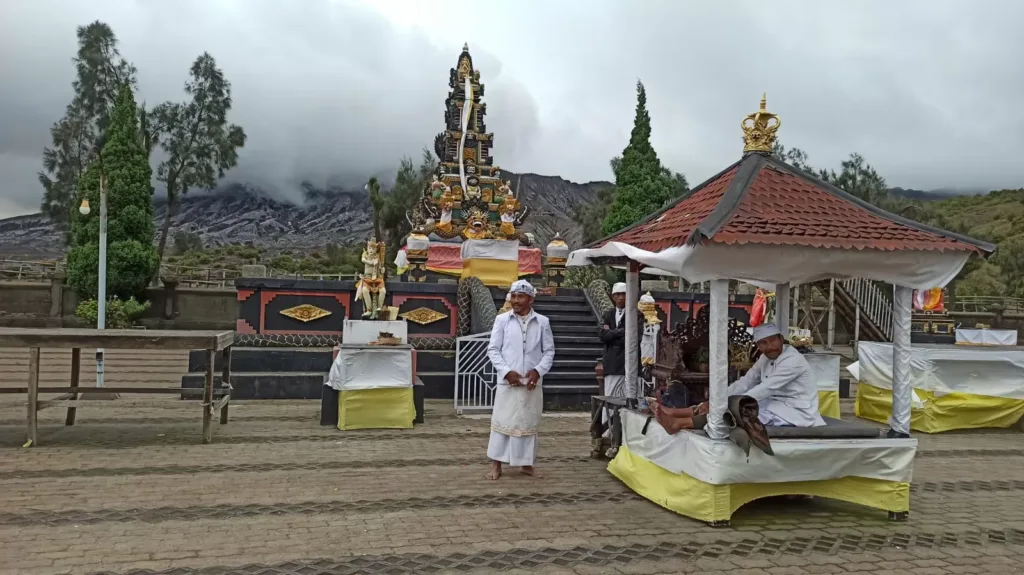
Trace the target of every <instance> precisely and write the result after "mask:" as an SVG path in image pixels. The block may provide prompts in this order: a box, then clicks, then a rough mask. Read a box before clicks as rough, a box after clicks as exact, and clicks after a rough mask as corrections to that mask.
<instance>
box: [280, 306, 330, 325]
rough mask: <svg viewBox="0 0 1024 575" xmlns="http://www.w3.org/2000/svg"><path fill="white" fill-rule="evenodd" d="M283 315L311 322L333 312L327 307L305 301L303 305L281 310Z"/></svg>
mask: <svg viewBox="0 0 1024 575" xmlns="http://www.w3.org/2000/svg"><path fill="white" fill-rule="evenodd" d="M281 315H283V316H287V317H290V318H292V319H297V320H299V321H301V322H310V321H313V320H316V319H320V318H322V317H327V316H329V315H331V312H329V311H327V310H325V309H320V308H318V307H316V306H315V305H310V304H308V303H304V304H302V305H297V306H295V307H290V308H288V309H284V310H281Z"/></svg>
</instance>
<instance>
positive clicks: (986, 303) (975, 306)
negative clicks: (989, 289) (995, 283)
mask: <svg viewBox="0 0 1024 575" xmlns="http://www.w3.org/2000/svg"><path fill="white" fill-rule="evenodd" d="M946 309H947V310H948V311H956V312H965V313H979V312H981V313H984V312H992V311H994V310H996V309H999V310H1002V311H1003V313H1013V314H1024V298H1016V297H1002V296H985V295H975V296H957V297H956V299H955V300H954V301H953V303H952V305H948V306H947V308H946Z"/></svg>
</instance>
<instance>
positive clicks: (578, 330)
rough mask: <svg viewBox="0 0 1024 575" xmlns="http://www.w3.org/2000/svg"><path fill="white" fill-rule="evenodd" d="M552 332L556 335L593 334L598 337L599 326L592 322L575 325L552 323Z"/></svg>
mask: <svg viewBox="0 0 1024 575" xmlns="http://www.w3.org/2000/svg"><path fill="white" fill-rule="evenodd" d="M551 332H552V333H553V334H554V335H556V336H558V335H565V336H569V335H576V334H581V335H589V336H593V337H595V338H596V337H598V336H597V326H596V325H594V324H592V323H591V324H588V325H573V324H557V325H556V324H551Z"/></svg>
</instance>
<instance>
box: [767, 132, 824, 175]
mask: <svg viewBox="0 0 1024 575" xmlns="http://www.w3.org/2000/svg"><path fill="white" fill-rule="evenodd" d="M772 155H773V156H775V157H776V158H777V159H779V160H782V161H783V162H786V163H787V164H789V165H790V166H793V167H794V168H798V169H800V170H803V171H805V172H807V173H808V174H811V175H815V176H820V175H821V173H820V172H819V171H818V170H815V169H814V168H812V167H811V165H810V164H809V163H808V162H807V152H805V151H803V150H801V149H800V148H789V149H786V146H784V145H782V141H781V140H775V143H774V144H773V145H772Z"/></svg>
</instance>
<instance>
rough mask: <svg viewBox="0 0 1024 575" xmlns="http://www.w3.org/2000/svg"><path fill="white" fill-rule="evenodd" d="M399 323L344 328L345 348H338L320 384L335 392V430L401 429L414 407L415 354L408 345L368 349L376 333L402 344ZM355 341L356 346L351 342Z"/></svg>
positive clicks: (413, 413) (353, 324)
mask: <svg viewBox="0 0 1024 575" xmlns="http://www.w3.org/2000/svg"><path fill="white" fill-rule="evenodd" d="M404 323H405V322H387V321H355V320H348V321H346V323H345V338H346V339H347V340H348V342H346V343H342V345H341V346H340V347H339V348H338V355H337V357H335V358H334V363H333V364H332V365H331V371H330V374H328V376H327V381H326V385H328V386H330V387H331V388H333V389H335V390H337V391H338V429H342V430H349V429H385V428H390V429H406V428H410V427H412V426H413V421H414V420H415V419H416V408H415V403H414V400H413V382H414V380H415V375H416V362H415V350H414V349H413V346H411V345H409V344H408V343H402V344H400V345H373V344H371V343H370V338H372V337H374V336H377V335H379V334H380V332H381V331H382V330H388V333H392V334H397V336H398V337H399V338H400V341H403V342H406V341H407V336H406V335H405V334H406V330H405V325H404ZM353 342H358V343H353Z"/></svg>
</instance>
